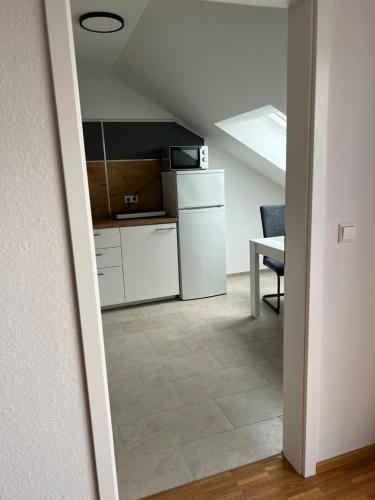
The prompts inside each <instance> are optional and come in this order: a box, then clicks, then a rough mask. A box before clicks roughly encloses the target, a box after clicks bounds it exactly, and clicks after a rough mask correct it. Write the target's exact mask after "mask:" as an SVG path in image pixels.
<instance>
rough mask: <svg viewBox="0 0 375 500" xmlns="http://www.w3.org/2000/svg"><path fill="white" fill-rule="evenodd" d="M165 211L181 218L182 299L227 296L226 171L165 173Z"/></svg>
mask: <svg viewBox="0 0 375 500" xmlns="http://www.w3.org/2000/svg"><path fill="white" fill-rule="evenodd" d="M162 181H163V198H164V209H165V210H166V211H167V213H168V214H169V215H172V216H175V217H178V244H179V263H180V297H181V298H182V299H183V300H187V299H199V298H203V297H211V296H214V295H220V294H223V293H226V258H225V196H224V171H223V170H189V171H175V172H163V174H162Z"/></svg>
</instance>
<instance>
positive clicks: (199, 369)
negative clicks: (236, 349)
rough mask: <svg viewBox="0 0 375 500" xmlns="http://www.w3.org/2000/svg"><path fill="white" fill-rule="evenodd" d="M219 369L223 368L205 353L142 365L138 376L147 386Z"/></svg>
mask: <svg viewBox="0 0 375 500" xmlns="http://www.w3.org/2000/svg"><path fill="white" fill-rule="evenodd" d="M220 368H223V365H222V364H221V363H220V362H219V361H218V360H217V359H216V358H215V356H213V354H211V353H210V352H206V353H203V354H194V355H191V356H185V357H181V358H176V359H171V360H166V361H160V362H157V363H152V364H150V365H142V366H140V367H138V374H139V376H140V378H141V380H142V382H143V383H144V384H146V385H148V384H153V383H160V382H167V381H171V380H178V379H181V378H186V377H193V376H194V375H198V374H199V373H205V372H210V371H213V370H220Z"/></svg>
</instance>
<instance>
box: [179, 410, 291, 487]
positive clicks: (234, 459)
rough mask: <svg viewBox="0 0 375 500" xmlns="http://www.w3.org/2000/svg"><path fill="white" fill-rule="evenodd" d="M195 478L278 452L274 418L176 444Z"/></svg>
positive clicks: (279, 428) (279, 430)
mask: <svg viewBox="0 0 375 500" xmlns="http://www.w3.org/2000/svg"><path fill="white" fill-rule="evenodd" d="M180 449H181V451H182V454H183V455H184V457H185V459H186V462H187V463H188V465H189V468H190V470H191V471H192V473H193V475H194V476H195V478H197V479H198V478H202V477H207V476H210V475H213V474H217V473H219V472H223V471H226V470H229V469H233V468H235V467H239V466H241V465H246V464H249V463H251V462H256V461H257V460H261V459H262V458H266V457H270V456H272V455H276V454H277V453H280V452H281V449H282V424H281V422H280V420H279V419H278V418H275V419H272V420H266V421H263V422H259V423H257V424H252V425H249V426H247V427H242V428H241V429H234V430H231V431H227V432H223V433H222V434H217V435H215V436H210V437H207V438H204V439H200V440H197V441H194V442H191V443H187V444H184V445H182V446H180Z"/></svg>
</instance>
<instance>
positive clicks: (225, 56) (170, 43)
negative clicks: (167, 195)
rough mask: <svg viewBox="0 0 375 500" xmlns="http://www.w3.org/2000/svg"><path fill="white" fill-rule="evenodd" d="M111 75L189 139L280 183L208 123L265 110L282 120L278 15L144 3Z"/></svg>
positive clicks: (283, 65)
mask: <svg viewBox="0 0 375 500" xmlns="http://www.w3.org/2000/svg"><path fill="white" fill-rule="evenodd" d="M114 73H115V75H116V77H118V78H120V79H122V80H123V81H124V82H125V83H126V84H127V85H128V86H129V87H131V88H133V89H134V90H135V91H136V92H138V93H140V94H142V95H144V96H145V97H147V98H148V99H150V100H152V101H154V102H155V103H157V104H158V105H159V106H161V107H163V108H165V109H166V110H168V111H169V112H170V113H171V114H172V115H174V116H176V117H177V118H178V119H180V120H181V121H182V122H184V123H186V124H188V125H189V126H190V127H191V128H192V129H193V130H195V131H196V132H198V133H200V134H202V135H203V136H206V137H210V138H211V139H213V140H215V141H216V142H218V143H219V145H220V146H221V147H222V148H224V149H226V150H227V151H228V152H230V153H231V154H232V155H233V156H235V157H237V158H239V159H240V160H241V161H243V162H245V163H247V164H249V165H250V166H251V167H252V168H254V169H256V170H258V171H259V172H260V173H261V174H262V175H266V176H267V177H269V178H270V179H271V180H273V181H274V182H276V183H278V184H280V185H283V184H284V177H285V173H284V172H282V171H281V170H280V169H278V168H277V167H275V166H274V165H272V164H271V163H269V162H267V161H266V160H265V159H263V158H261V157H259V156H258V155H256V153H254V152H251V151H250V150H249V149H247V148H246V147H245V146H243V145H241V144H240V143H238V142H237V141H236V140H235V139H233V138H231V137H230V136H228V135H227V134H225V132H223V131H221V130H219V129H218V128H217V127H216V126H215V125H214V124H215V123H216V122H218V121H221V120H224V119H226V118H229V117H232V116H235V115H237V114H240V113H244V112H246V111H250V110H253V109H256V108H259V107H262V106H265V105H268V104H272V105H273V106H275V107H276V108H278V109H279V110H280V111H282V112H284V113H286V75H287V10H286V9H273V8H261V7H252V6H245V5H235V4H225V3H221V2H206V1H200V0H151V1H150V3H149V5H148V7H147V8H146V9H145V11H144V13H143V16H142V18H141V20H140V21H139V23H138V25H137V27H136V29H135V30H134V31H133V34H132V36H131V37H130V40H129V41H128V43H127V44H126V46H125V48H124V50H123V52H122V53H121V55H120V57H119V59H118V61H117V64H116V66H115V68H114Z"/></svg>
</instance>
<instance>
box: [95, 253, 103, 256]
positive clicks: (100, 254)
mask: <svg viewBox="0 0 375 500" xmlns="http://www.w3.org/2000/svg"><path fill="white" fill-rule="evenodd" d="M95 256H96V257H103V254H102V253H96V254H95Z"/></svg>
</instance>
